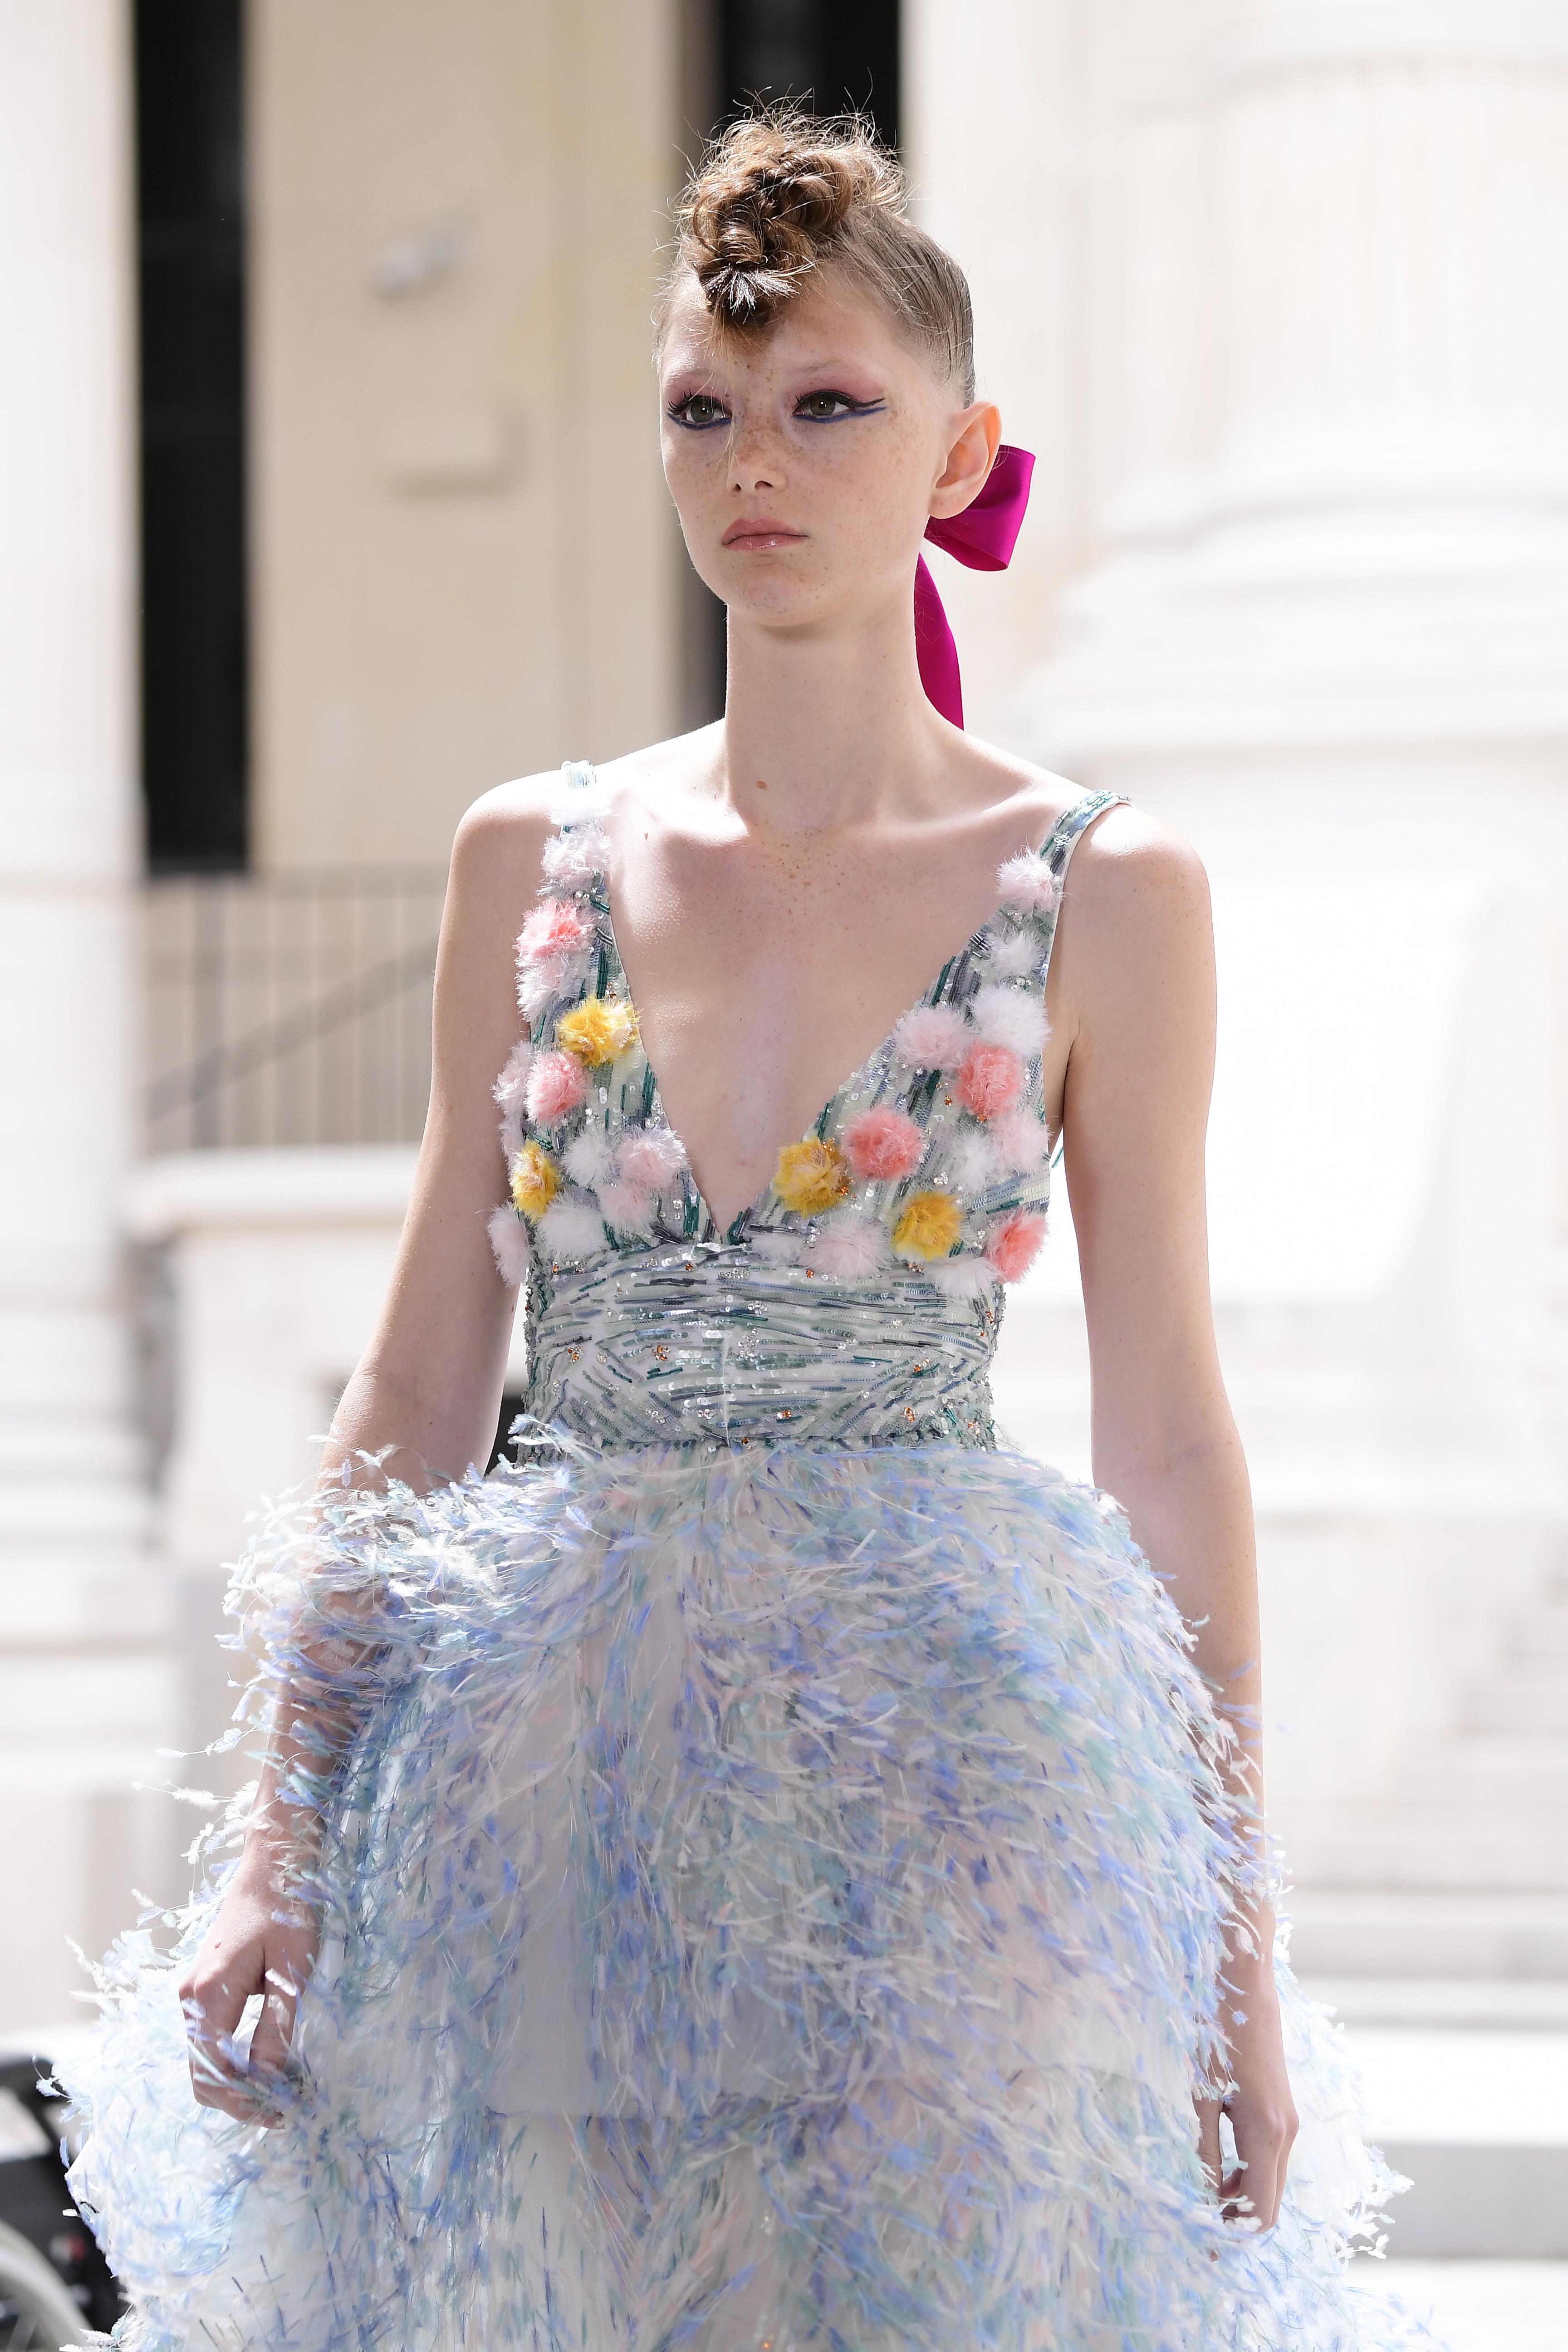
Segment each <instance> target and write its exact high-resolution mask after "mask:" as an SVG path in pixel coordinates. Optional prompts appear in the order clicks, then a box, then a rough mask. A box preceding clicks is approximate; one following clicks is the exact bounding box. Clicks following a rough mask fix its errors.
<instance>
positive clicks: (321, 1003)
mask: <svg viewBox="0 0 1568 2352" xmlns="http://www.w3.org/2000/svg"><path fill="white" fill-rule="evenodd" d="M436 949H437V940H435V939H428V940H420V942H419V944H418V945H417V946H416V947H414V948H410V949H409V950H407V952H406V953H405V954H404V955H400V956H388V957H386V958H385V959H384V961H382V962H380V963H376V964H372V965H371V966H370V968H369V970H368V971H363V972H360V973H358V974H357V975H356V976H355V977H354V978H353V980H347V981H343V982H341V983H340V984H339V986H338V987H336V988H334V989H329V990H328V991H327V992H326V994H325V995H323V996H319V997H317V998H315V999H314V1001H313V1002H312V1003H309V1004H301V1005H298V1006H296V1008H295V1010H294V1011H293V1012H292V1013H285V1014H284V1015H283V1017H282V1018H281V1019H280V1020H278V1021H268V1022H263V1023H262V1024H261V1025H260V1027H259V1028H256V1029H252V1030H250V1031H249V1032H248V1033H247V1034H246V1035H244V1036H242V1037H236V1038H234V1039H232V1040H226V1041H225V1043H224V1044H222V1045H213V1046H209V1048H208V1049H207V1051H206V1052H205V1054H201V1055H197V1057H196V1059H195V1061H194V1062H191V1063H188V1064H187V1065H186V1066H185V1067H184V1069H177V1070H166V1071H165V1072H164V1073H163V1076H162V1077H161V1078H155V1079H154V1080H153V1084H152V1085H151V1086H150V1087H148V1088H147V1090H146V1108H147V1116H148V1118H166V1117H167V1115H168V1113H169V1112H170V1111H172V1110H178V1109H180V1108H182V1107H184V1106H187V1105H194V1104H195V1103H198V1102H200V1101H201V1100H202V1099H203V1098H204V1097H205V1096H207V1095H209V1094H211V1093H212V1092H213V1091H214V1090H215V1088H216V1087H220V1086H223V1085H225V1084H226V1083H227V1082H228V1081H230V1080H231V1079H234V1078H243V1077H247V1076H249V1075H250V1074H251V1072H252V1071H254V1070H258V1069H260V1068H261V1067H262V1066H263V1065H264V1064H265V1063H268V1062H274V1061H279V1060H280V1059H281V1058H282V1056H283V1055H285V1054H289V1053H292V1052H294V1051H296V1050H297V1049H298V1048H299V1047H300V1045H308V1044H309V1043H310V1040H311V1039H312V1038H317V1037H324V1036H327V1035H328V1034H330V1033H331V1031H332V1030H334V1029H340V1028H342V1026H343V1024H344V1023H345V1022H349V1021H352V1020H353V1019H354V1018H355V1017H356V1015H358V1014H360V1013H368V1012H369V1011H370V1010H371V1009H372V1007H373V1006H374V1005H377V1004H384V1003H386V1002H387V1000H388V999H389V998H390V997H394V996H399V995H401V994H402V993H403V992H404V991H405V989H407V988H411V987H414V986H416V984H417V983H418V982H420V981H422V980H431V979H433V978H434V977H435V972H436Z"/></svg>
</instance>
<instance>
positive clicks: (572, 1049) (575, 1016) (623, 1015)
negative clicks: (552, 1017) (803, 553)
mask: <svg viewBox="0 0 1568 2352" xmlns="http://www.w3.org/2000/svg"><path fill="white" fill-rule="evenodd" d="M555 1043H556V1044H557V1045H563V1046H564V1047H565V1049H566V1051H567V1052H568V1053H569V1054H575V1055H576V1056H577V1058H578V1060H579V1061H580V1062H586V1064H587V1065H588V1067H589V1068H590V1069H591V1070H595V1069H597V1068H598V1066H599V1065H600V1063H601V1062H614V1061H616V1060H617V1059H618V1058H619V1056H620V1055H622V1054H624V1053H625V1052H626V1049H627V1047H628V1046H630V1045H636V1044H637V1010H636V1007H635V1006H633V1005H632V1004H631V1003H628V1002H627V1000H626V998H625V997H624V996H585V997H584V999H583V1002H582V1003H581V1004H574V1006H573V1007H572V1010H571V1012H570V1013H563V1014H562V1015H561V1018H560V1020H559V1021H558V1022H557V1023H556V1024H555Z"/></svg>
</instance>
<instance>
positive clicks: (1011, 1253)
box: [985, 1209, 1047, 1282]
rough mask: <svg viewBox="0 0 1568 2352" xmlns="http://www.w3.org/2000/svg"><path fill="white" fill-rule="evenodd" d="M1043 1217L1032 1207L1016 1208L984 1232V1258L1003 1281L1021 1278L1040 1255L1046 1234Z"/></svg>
mask: <svg viewBox="0 0 1568 2352" xmlns="http://www.w3.org/2000/svg"><path fill="white" fill-rule="evenodd" d="M1046 1232H1047V1226H1046V1220H1045V1219H1044V1217H1042V1216H1038V1215H1037V1214H1036V1213H1035V1212H1034V1211H1033V1210H1032V1209H1015V1210H1014V1212H1013V1213H1012V1215H1011V1216H1007V1217H1003V1218H1001V1219H999V1220H998V1222H997V1223H995V1224H994V1225H993V1226H992V1227H991V1230H990V1231H989V1233H988V1234H986V1236H985V1258H986V1263H987V1265H994V1267H995V1269H996V1271H997V1273H998V1274H999V1275H1000V1276H1001V1277H1002V1279H1003V1281H1004V1282H1021V1281H1022V1279H1023V1277H1024V1276H1025V1275H1026V1274H1027V1273H1028V1271H1029V1268H1030V1267H1031V1266H1032V1265H1034V1263H1035V1260H1036V1259H1037V1257H1038V1256H1039V1255H1040V1251H1041V1248H1042V1247H1043V1245H1044V1243H1045V1238H1046Z"/></svg>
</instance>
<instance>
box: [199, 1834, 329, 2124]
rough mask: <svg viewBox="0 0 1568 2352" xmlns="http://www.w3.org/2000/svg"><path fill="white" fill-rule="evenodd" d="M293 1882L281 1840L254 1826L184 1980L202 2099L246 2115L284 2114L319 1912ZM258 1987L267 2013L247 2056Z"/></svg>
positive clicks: (255, 2118)
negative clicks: (244, 2032) (242, 2027)
mask: <svg viewBox="0 0 1568 2352" xmlns="http://www.w3.org/2000/svg"><path fill="white" fill-rule="evenodd" d="M286 1884H287V1882H286V1878H285V1873H284V1868H283V1862H282V1854H281V1851H280V1849H279V1847H278V1846H277V1845H275V1844H273V1843H270V1842H268V1841H266V1840H263V1839H261V1838H258V1837H257V1836H255V1835H254V1833H253V1835H252V1836H251V1838H249V1839H247V1843H246V1849H245V1853H244V1855H243V1857H242V1859H241V1861H240V1864H239V1867H238V1869H237V1871H236V1872H235V1874H234V1876H233V1878H232V1879H231V1880H230V1881H229V1884H228V1887H227V1889H226V1893H225V1895H224V1897H223V1901H222V1902H221V1904H220V1905H219V1906H218V1913H217V1916H216V1919H215V1920H214V1921H213V1924H212V1927H211V1928H210V1930H209V1931H208V1935H207V1938H206V1941H205V1944H204V1945H203V1946H202V1948H201V1950H200V1951H199V1952H198V1953H197V1954H196V1957H195V1959H194V1960H193V1961H192V1963H191V1965H190V1967H189V1968H188V1969H186V1971H185V1973H184V1977H183V1978H182V1979H181V1980H180V2004H181V2007H182V2008H183V2009H184V2012H185V2020H186V2030H187V2034H188V2038H189V2042H190V2047H191V2081H192V2084H193V2085H194V2086H195V2095H196V2100H197V2103H198V2105H201V2106H204V2107H219V2108H221V2109H222V2111H223V2113H224V2114H225V2115H229V2116H237V2117H238V2118H239V2119H240V2121H241V2122H244V2123H258V2122H259V2123H277V2122H279V2120H280V2119H281V2113H282V2109H281V2102H280V2100H279V2095H278V2093H279V2086H280V2085H281V2084H282V2082H283V2081H284V2079H285V2077H286V2075H287V2072H288V2067H289V2043H290V2042H291V2040H292V2037H293V2032H294V2014H295V2011H296V2009H297V2008H298V2006H299V1999H300V1989H301V1987H302V1986H303V1985H304V1984H305V1982H306V1980H307V1979H308V1978H309V1977H310V1971H311V1969H313V1968H314V1966H315V1963H316V1948H317V1943H318V1940H319V1934H320V1930H319V1927H318V1923H317V1920H316V1917H315V1915H314V1913H313V1912H312V1910H311V1909H310V1906H309V1904H307V1903H305V1902H304V1901H302V1900H301V1898H300V1896H299V1895H292V1894H289V1893H288V1892H286V1891H285V1888H286ZM257 1993H259V1994H260V1995H261V1996H262V2009H261V2015H260V2018H259V2021H258V2024H257V2027H256V2031H255V2033H254V2034H253V2035H252V2037H251V2043H250V2056H249V2059H248V2060H247V2061H246V2060H242V2059H241V2058H240V2057H239V2056H238V2054H237V2053H236V2052H235V2050H234V2046H233V2045H234V2035H235V2032H236V2030H237V2027H238V2024H239V2021H240V2018H241V2017H242V2015H243V2014H244V2011H245V2004H246V2002H247V2000H250V1999H251V1998H252V1996H253V1995H255V1994H257Z"/></svg>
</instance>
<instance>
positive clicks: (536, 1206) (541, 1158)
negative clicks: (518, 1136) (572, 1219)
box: [511, 1143, 561, 1223]
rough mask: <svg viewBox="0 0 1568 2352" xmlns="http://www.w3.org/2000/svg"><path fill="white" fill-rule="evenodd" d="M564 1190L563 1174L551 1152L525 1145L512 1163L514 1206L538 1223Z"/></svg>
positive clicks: (512, 1196)
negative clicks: (562, 1189) (562, 1186)
mask: <svg viewBox="0 0 1568 2352" xmlns="http://www.w3.org/2000/svg"><path fill="white" fill-rule="evenodd" d="M560 1190H561V1171H560V1169H559V1168H557V1166H556V1165H555V1162H554V1160H552V1158H551V1157H550V1154H549V1152H548V1151H543V1150H541V1149H540V1147H539V1145H538V1144H537V1143H525V1144H524V1145H523V1147H522V1150H521V1151H520V1152H519V1153H518V1155H517V1157H516V1159H515V1160H513V1161H512V1163H511V1205H512V1207H513V1208H514V1209H516V1210H517V1211H518V1212H519V1213H520V1214H521V1215H522V1216H525V1217H531V1218H533V1220H534V1221H535V1223H537V1222H538V1220H539V1219H540V1218H541V1217H542V1215H543V1214H544V1212H545V1211H546V1209H548V1207H549V1206H550V1203H551V1202H552V1201H553V1199H554V1198H555V1195H556V1194H557V1192H559V1191H560Z"/></svg>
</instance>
